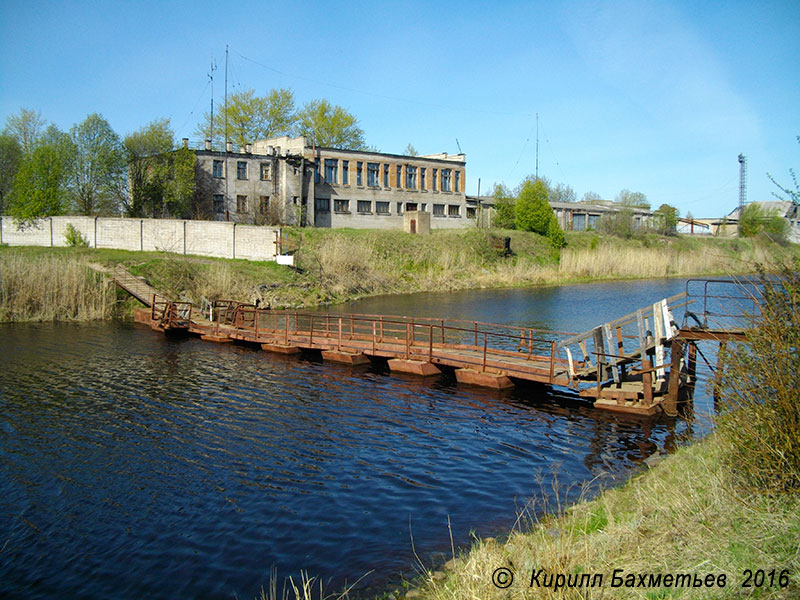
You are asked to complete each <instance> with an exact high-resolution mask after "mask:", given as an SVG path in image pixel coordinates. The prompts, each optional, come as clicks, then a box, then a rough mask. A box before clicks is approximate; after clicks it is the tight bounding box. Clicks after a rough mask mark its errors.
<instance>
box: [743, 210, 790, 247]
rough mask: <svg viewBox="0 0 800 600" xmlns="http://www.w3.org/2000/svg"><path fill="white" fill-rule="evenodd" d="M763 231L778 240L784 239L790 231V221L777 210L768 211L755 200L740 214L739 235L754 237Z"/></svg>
mask: <svg viewBox="0 0 800 600" xmlns="http://www.w3.org/2000/svg"><path fill="white" fill-rule="evenodd" d="M761 232H764V233H765V234H767V235H768V236H769V237H771V238H773V239H775V240H777V241H784V240H785V239H786V236H787V235H788V233H789V223H788V222H787V221H786V219H784V218H783V217H782V216H781V215H780V214H778V212H777V211H775V210H773V211H768V210H767V209H765V208H764V207H763V206H761V205H760V204H759V203H757V202H753V203H752V204H748V205H747V206H745V208H744V210H743V211H742V213H741V214H740V215H739V235H740V236H742V237H753V236H756V235H758V234H759V233H761Z"/></svg>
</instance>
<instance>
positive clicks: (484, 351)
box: [483, 331, 487, 371]
mask: <svg viewBox="0 0 800 600" xmlns="http://www.w3.org/2000/svg"><path fill="white" fill-rule="evenodd" d="M486 339H487V333H486V332H485V331H484V332H483V370H484V371H486Z"/></svg>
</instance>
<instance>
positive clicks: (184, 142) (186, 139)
mask: <svg viewBox="0 0 800 600" xmlns="http://www.w3.org/2000/svg"><path fill="white" fill-rule="evenodd" d="M181 141H182V142H183V147H184V148H188V147H189V138H183V140H181Z"/></svg>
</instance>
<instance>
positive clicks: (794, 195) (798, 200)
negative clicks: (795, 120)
mask: <svg viewBox="0 0 800 600" xmlns="http://www.w3.org/2000/svg"><path fill="white" fill-rule="evenodd" d="M797 142H798V143H799V144H800V135H798V136H797ZM789 175H791V177H792V184H793V185H794V189H792V188H790V187H787V186H784V185H781V184H780V183H778V182H777V181H776V180H775V178H774V177H772V175H770V174H769V173H767V177H769V180H770V181H771V182H772V183H774V184H775V186H776V187H777V188H778V189H779V190H780V191H781V193H777V192H772V195H773V196H775V197H776V198H777V199H778V200H788V201H790V202H794V203H795V204H800V183H798V181H797V174H796V173H795V172H794V169H789ZM783 194H785V196H784V195H783Z"/></svg>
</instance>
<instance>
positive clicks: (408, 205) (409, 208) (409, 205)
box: [406, 202, 417, 212]
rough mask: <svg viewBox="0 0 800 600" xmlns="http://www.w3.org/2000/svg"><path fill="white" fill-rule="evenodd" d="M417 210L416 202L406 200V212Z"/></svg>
mask: <svg viewBox="0 0 800 600" xmlns="http://www.w3.org/2000/svg"><path fill="white" fill-rule="evenodd" d="M415 210H417V203H416V202H406V212H412V211H415Z"/></svg>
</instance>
